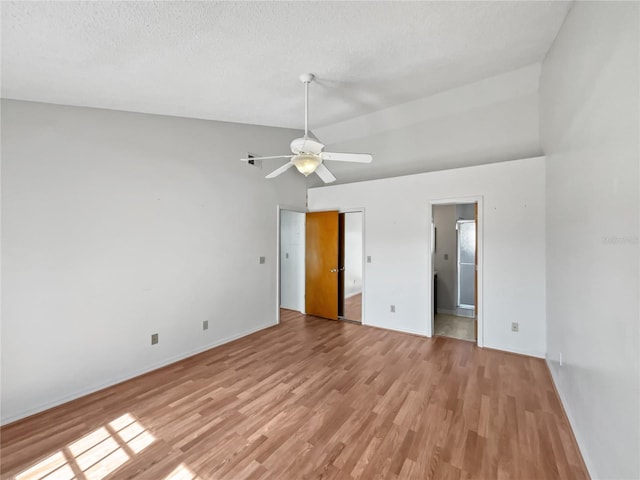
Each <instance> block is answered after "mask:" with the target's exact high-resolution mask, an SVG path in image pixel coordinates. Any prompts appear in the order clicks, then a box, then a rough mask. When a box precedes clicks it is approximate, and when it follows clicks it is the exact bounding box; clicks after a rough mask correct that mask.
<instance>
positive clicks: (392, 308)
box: [391, 305, 396, 313]
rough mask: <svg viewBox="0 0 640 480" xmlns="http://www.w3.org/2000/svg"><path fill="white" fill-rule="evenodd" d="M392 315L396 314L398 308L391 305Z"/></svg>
mask: <svg viewBox="0 0 640 480" xmlns="http://www.w3.org/2000/svg"><path fill="white" fill-rule="evenodd" d="M391 313H396V306H395V305H391Z"/></svg>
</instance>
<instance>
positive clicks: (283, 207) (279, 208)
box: [275, 204, 307, 323]
mask: <svg viewBox="0 0 640 480" xmlns="http://www.w3.org/2000/svg"><path fill="white" fill-rule="evenodd" d="M282 210H286V211H289V212H295V213H302V214H303V215H304V214H306V213H307V210H306V209H305V208H304V207H292V206H290V205H281V204H278V205H276V311H275V314H276V323H280V281H281V278H280V253H281V251H280V212H281V211H282ZM302 313H303V314H304V313H305V312H304V311H303V312H302Z"/></svg>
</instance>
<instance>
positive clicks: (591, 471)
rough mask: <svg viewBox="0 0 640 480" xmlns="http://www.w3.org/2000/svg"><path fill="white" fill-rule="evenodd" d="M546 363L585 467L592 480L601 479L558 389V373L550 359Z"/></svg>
mask: <svg viewBox="0 0 640 480" xmlns="http://www.w3.org/2000/svg"><path fill="white" fill-rule="evenodd" d="M545 362H546V363H547V368H549V373H551V381H552V382H553V386H554V387H555V390H556V392H557V393H558V397H560V403H562V409H563V410H564V413H565V414H566V415H567V420H569V426H570V427H571V431H572V432H573V436H574V437H575V439H576V443H577V444H578V448H579V449H580V454H581V455H582V459H583V460H584V464H585V467H587V471H588V472H589V476H590V477H591V478H600V477H599V476H598V475H597V474H596V469H595V467H594V465H593V462H592V461H591V459H590V458H589V455H587V452H586V449H585V448H584V441H583V440H582V438H581V437H580V435H579V433H578V431H577V430H576V427H575V425H576V421H575V420H574V418H573V415H572V414H571V410H570V409H569V408H567V406H568V404H567V402H566V400H565V398H564V395H563V394H562V390H560V389H559V388H558V382H557V381H556V375H557V372H556V370H555V368H553V366H552V364H551V362H550V361H549V359H548V358H547V359H545Z"/></svg>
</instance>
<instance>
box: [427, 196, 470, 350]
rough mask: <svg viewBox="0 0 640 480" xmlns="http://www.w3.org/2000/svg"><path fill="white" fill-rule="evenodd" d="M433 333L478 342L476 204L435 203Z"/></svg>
mask: <svg viewBox="0 0 640 480" xmlns="http://www.w3.org/2000/svg"><path fill="white" fill-rule="evenodd" d="M432 222H433V223H432V235H433V243H432V267H433V305H434V309H433V333H434V335H440V336H446V337H453V338H457V339H460V340H468V341H473V342H476V341H477V339H478V333H477V331H478V330H477V325H478V324H477V310H478V308H477V306H478V294H477V292H478V280H477V265H478V262H477V259H478V255H477V252H478V250H477V247H478V241H477V240H478V233H477V232H478V221H477V203H476V202H474V203H450V204H438V205H433V206H432Z"/></svg>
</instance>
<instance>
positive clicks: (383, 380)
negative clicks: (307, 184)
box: [0, 310, 588, 480]
mask: <svg viewBox="0 0 640 480" xmlns="http://www.w3.org/2000/svg"><path fill="white" fill-rule="evenodd" d="M282 315H283V317H282V322H281V324H280V325H278V326H276V327H272V328H269V329H266V330H263V331H261V332H258V333H256V334H253V335H251V336H248V337H245V338H242V339H240V340H237V341H235V342H232V343H229V344H227V345H223V346H221V347H218V348H215V349H212V350H209V351H207V352H205V353H202V354H200V355H197V356H194V357H191V358H188V359H186V360H184V361H181V362H178V363H175V364H172V365H170V366H168V367H165V368H163V369H160V370H156V371H154V372H151V373H149V374H146V375H144V376H141V377H137V378H135V379H133V380H130V381H128V382H125V383H122V384H119V385H116V386H114V387H111V388H108V389H105V390H102V391H100V392H97V393H95V394H92V395H89V396H86V397H83V398H81V399H78V400H76V401H73V402H70V403H68V404H65V405H62V406H60V407H57V408H54V409H51V410H48V411H46V412H43V413H41V414H38V415H36V416H33V417H30V418H28V419H25V420H22V421H19V422H16V423H14V424H11V425H8V426H6V427H4V428H2V429H0V435H1V446H2V451H1V455H2V467H1V472H2V473H1V477H2V478H3V479H13V478H17V479H19V480H24V479H27V478H47V479H48V480H51V479H53V478H78V479H102V478H109V479H126V478H143V479H154V480H161V479H169V478H171V479H178V478H180V479H194V478H197V479H245V478H246V479H249V478H251V479H258V478H274V479H304V478H317V479H319V478H323V479H356V478H362V479H374V478H385V479H401V478H402V479H405V478H406V479H425V478H437V479H445V478H446V479H459V478H460V479H462V478H465V479H468V478H477V479H498V478H504V479H554V478H559V479H582V478H588V474H587V472H586V470H585V468H584V464H583V462H582V459H581V456H580V453H579V452H578V450H577V448H576V446H575V440H574V438H573V434H572V432H571V430H570V428H569V426H568V422H567V419H566V417H565V415H564V412H563V410H562V407H561V405H560V403H559V400H558V397H557V395H556V393H555V391H554V389H553V386H552V383H551V379H550V376H549V372H548V370H547V367H546V365H545V364H544V362H543V361H542V360H540V359H535V358H529V357H524V356H519V355H513V354H508V353H502V352H497V351H493V350H483V349H478V348H477V347H476V346H475V345H474V344H472V343H470V342H464V341H459V340H454V339H448V338H442V337H435V338H433V339H427V338H422V337H418V336H412V335H406V334H402V333H396V332H391V331H387V330H381V329H375V328H371V327H366V326H360V325H354V324H350V323H345V322H334V321H328V320H322V319H317V318H314V317H308V316H304V315H301V314H297V313H295V312H292V311H287V310H283V314H282Z"/></svg>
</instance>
